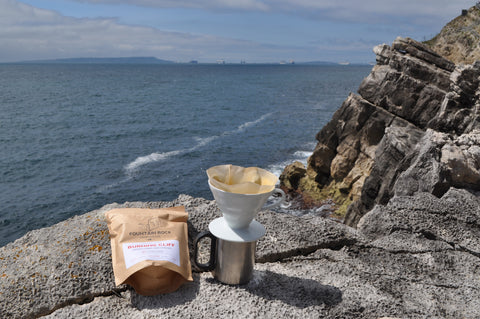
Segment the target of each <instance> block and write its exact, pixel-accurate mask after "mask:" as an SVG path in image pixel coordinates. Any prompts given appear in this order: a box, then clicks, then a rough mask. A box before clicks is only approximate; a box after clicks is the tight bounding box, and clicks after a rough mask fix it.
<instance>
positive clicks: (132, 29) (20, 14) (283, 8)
mask: <svg viewBox="0 0 480 319" xmlns="http://www.w3.org/2000/svg"><path fill="white" fill-rule="evenodd" d="M476 2H477V1H466V0H454V1H452V0H22V1H18V0H0V62H16V61H26V60H41V59H60V58H75V57H132V56H143V57H156V58H159V59H165V60H171V61H175V62H188V61H190V60H197V61H198V62H200V63H214V62H215V61H217V60H224V61H225V62H226V63H239V62H240V61H246V62H247V63H275V62H279V61H290V60H293V61H295V62H310V61H329V62H347V61H348V62H351V63H370V62H374V61H375V55H374V54H373V52H372V49H373V47H374V46H376V45H378V44H382V43H387V44H391V43H392V42H393V41H394V40H395V38H396V37H397V36H402V37H411V38H413V39H415V40H418V41H423V40H428V39H430V38H432V37H433V36H435V35H436V34H437V33H439V32H440V30H441V28H442V27H443V26H444V25H445V24H446V23H448V22H449V21H450V20H452V19H454V18H455V17H457V16H459V15H460V14H461V10H462V9H468V8H470V7H471V6H473V5H475V3H476Z"/></svg>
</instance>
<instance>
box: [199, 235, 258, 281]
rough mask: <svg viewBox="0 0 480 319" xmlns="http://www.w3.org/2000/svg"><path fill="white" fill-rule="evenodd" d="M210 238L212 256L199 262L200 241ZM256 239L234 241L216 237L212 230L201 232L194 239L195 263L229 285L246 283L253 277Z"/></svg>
mask: <svg viewBox="0 0 480 319" xmlns="http://www.w3.org/2000/svg"><path fill="white" fill-rule="evenodd" d="M206 237H208V238H210V240H211V244H210V258H209V260H208V262H207V263H199V262H198V243H199V241H200V240H201V239H202V238H206ZM256 243H257V242H256V241H250V242H234V241H228V240H224V239H221V238H217V237H215V236H214V235H213V234H212V233H211V232H209V231H205V232H203V233H200V234H199V235H198V236H197V237H196V238H195V241H194V248H195V249H194V260H193V261H194V263H195V265H196V266H197V267H198V268H199V269H200V270H202V271H212V274H213V277H214V278H215V279H217V280H218V281H220V282H223V283H225V284H229V285H242V284H246V283H248V282H249V281H250V279H252V275H253V266H254V264H255V248H256Z"/></svg>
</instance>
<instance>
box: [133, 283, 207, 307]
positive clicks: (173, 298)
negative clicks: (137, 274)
mask: <svg viewBox="0 0 480 319" xmlns="http://www.w3.org/2000/svg"><path fill="white" fill-rule="evenodd" d="M199 290H200V275H199V274H193V282H188V283H186V284H184V285H183V286H181V287H180V288H179V289H178V290H177V291H175V292H172V293H168V294H162V295H156V296H141V295H139V294H137V293H135V292H133V291H132V294H131V297H130V302H131V304H132V305H133V306H134V307H135V308H137V309H139V310H143V309H159V308H171V307H175V306H178V305H181V304H185V303H187V302H189V301H192V300H194V299H195V298H196V296H197V295H198V291H199Z"/></svg>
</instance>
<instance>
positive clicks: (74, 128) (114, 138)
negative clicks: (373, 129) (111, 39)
mask: <svg viewBox="0 0 480 319" xmlns="http://www.w3.org/2000/svg"><path fill="white" fill-rule="evenodd" d="M370 70H371V67H370V66H315V65H140V64H139V65H120V64H118V65H111V64H104V65H102V64H86V65H84V64H43V65H42V64H23V65H22V64H18V65H16V64H4V65H0V246H3V245H5V244H7V243H8V242H10V241H13V240H15V239H16V238H19V237H21V236H22V235H23V234H25V233H26V232H27V231H29V230H32V229H36V228H40V227H45V226H49V225H52V224H54V223H57V222H59V221H61V220H64V219H67V218H68V217H71V216H73V215H76V214H82V213H86V212H88V211H91V210H93V209H97V208H100V207H102V206H103V205H105V204H108V203H112V202H119V203H123V202H125V201H168V200H172V199H174V198H176V197H177V196H178V195H179V194H182V193H183V194H189V195H192V196H199V197H204V198H207V199H211V198H212V195H211V194H210V191H209V189H208V185H207V177H206V174H205V170H206V169H207V168H209V167H211V166H214V165H220V164H227V163H231V164H235V165H240V166H258V167H262V168H265V169H268V170H270V171H272V172H274V173H275V174H277V175H280V173H281V171H282V170H283V168H284V167H285V166H286V165H288V164H289V163H291V162H293V161H294V160H300V161H303V162H306V159H307V157H308V156H309V155H310V154H311V152H312V150H313V148H314V146H315V144H316V141H315V134H316V133H317V132H318V131H319V130H320V129H321V128H322V126H323V125H325V124H326V123H327V122H328V121H329V120H330V118H331V116H332V115H333V113H334V112H335V111H336V110H337V109H338V108H339V107H340V106H341V104H342V102H343V101H344V100H345V98H346V97H347V96H348V94H349V93H350V92H355V91H356V90H357V88H358V86H359V84H360V82H361V80H362V79H363V78H364V77H365V76H367V75H368V73H369V72H370Z"/></svg>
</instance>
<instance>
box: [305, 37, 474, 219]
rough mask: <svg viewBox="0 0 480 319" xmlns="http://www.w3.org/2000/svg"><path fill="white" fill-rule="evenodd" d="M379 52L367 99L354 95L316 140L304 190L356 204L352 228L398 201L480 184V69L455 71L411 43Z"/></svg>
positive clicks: (364, 91)
mask: <svg viewBox="0 0 480 319" xmlns="http://www.w3.org/2000/svg"><path fill="white" fill-rule="evenodd" d="M374 52H375V54H376V55H377V64H376V65H375V66H374V67H373V69H372V71H371V73H370V75H368V76H367V77H366V78H365V79H364V80H363V81H362V83H361V84H360V87H359V89H358V94H359V95H356V94H350V95H349V96H348V98H347V99H346V100H345V102H344V103H343V104H342V106H341V107H340V109H339V110H338V111H337V112H336V113H335V114H334V116H333V117H332V120H331V121H330V122H329V123H328V124H327V125H325V127H323V128H322V129H321V130H320V132H318V134H317V135H316V138H317V141H318V144H317V146H316V148H315V150H314V152H313V154H312V156H311V157H310V158H309V161H308V167H307V178H309V179H310V180H311V182H310V183H309V184H308V185H309V188H308V189H302V183H300V184H299V187H298V188H299V192H300V193H304V194H306V196H309V192H311V191H313V192H316V193H318V194H324V195H327V196H328V195H329V194H332V193H335V191H334V190H332V188H334V187H336V188H338V190H339V192H340V193H341V194H343V195H342V196H343V198H345V200H342V198H341V196H337V198H335V200H336V201H340V202H342V201H343V202H347V200H348V201H350V202H352V204H350V206H349V207H348V209H346V214H345V223H346V224H348V225H351V226H355V225H356V224H357V223H358V221H359V220H360V218H361V217H362V216H363V215H364V214H365V213H367V212H368V211H369V210H371V209H373V208H374V206H375V205H377V204H382V205H385V204H387V203H388V201H389V200H390V198H392V197H393V196H394V194H397V195H407V194H408V195H413V194H414V193H416V192H423V191H427V192H430V193H431V194H434V195H435V196H442V195H443V194H444V193H445V192H446V191H447V190H448V188H449V187H451V186H454V187H460V188H466V189H473V190H477V189H479V186H478V185H479V184H480V176H479V166H478V152H479V148H480V143H479V141H478V138H477V135H478V133H477V132H478V131H480V99H479V96H480V89H479V86H480V63H474V64H472V65H454V64H453V63H452V62H451V61H449V60H447V59H445V58H443V57H442V56H440V55H439V54H437V53H436V52H434V51H432V50H431V49H430V48H428V47H427V46H426V45H424V44H422V43H419V42H416V41H414V40H412V39H409V38H405V39H404V38H397V39H396V40H395V41H394V42H393V44H392V45H391V46H388V45H386V44H383V45H380V46H377V47H375V48H374ZM425 132H428V133H425ZM467 139H468V140H469V142H468V143H466V142H462V141H463V140H467ZM314 183H316V184H317V187H313V186H312V184H314ZM326 190H328V191H326Z"/></svg>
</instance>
